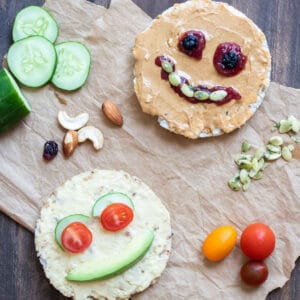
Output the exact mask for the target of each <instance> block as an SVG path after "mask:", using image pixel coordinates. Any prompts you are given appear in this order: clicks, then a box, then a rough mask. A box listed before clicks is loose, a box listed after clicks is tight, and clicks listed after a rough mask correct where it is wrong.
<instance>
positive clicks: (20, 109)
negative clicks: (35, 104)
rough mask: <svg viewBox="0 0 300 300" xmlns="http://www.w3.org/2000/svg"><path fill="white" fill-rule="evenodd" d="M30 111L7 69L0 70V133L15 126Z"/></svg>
mask: <svg viewBox="0 0 300 300" xmlns="http://www.w3.org/2000/svg"><path fill="white" fill-rule="evenodd" d="M30 111H31V109H30V106H29V104H28V102H27V100H26V99H25V97H24V96H23V95H22V92H21V91H20V89H19V87H18V85H17V83H16V81H15V80H14V78H13V77H12V76H11V75H10V74H9V72H8V71H7V70H6V69H3V68H0V132H2V131H4V130H6V129H8V128H10V127H12V126H14V125H15V124H16V123H17V122H19V121H20V120H21V119H22V118H24V117H25V116H27V115H28V114H29V113H30Z"/></svg>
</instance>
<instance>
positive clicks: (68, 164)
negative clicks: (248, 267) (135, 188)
mask: <svg viewBox="0 0 300 300" xmlns="http://www.w3.org/2000/svg"><path fill="white" fill-rule="evenodd" d="M45 6H46V7H47V8H48V9H49V10H50V11H51V12H52V13H53V15H54V16H55V18H56V20H57V21H58V24H59V27H60V36H59V41H64V40H78V41H82V42H84V43H86V44H87V45H88V47H89V48H90V50H91V53H92V59H93V64H92V69H91V74H90V77H89V80H88V84H87V85H86V86H85V87H84V88H82V89H81V90H80V91H77V92H74V93H71V94H67V93H66V94H64V93H62V92H60V91H57V93H58V94H59V95H60V96H61V97H63V98H64V99H66V101H67V105H64V104H62V103H60V102H59V101H58V99H57V97H56V96H55V89H54V87H52V86H51V85H48V86H46V87H44V88H42V89H37V90H28V89H23V90H24V93H25V95H26V96H27V98H28V99H29V101H30V103H31V105H32V109H33V111H32V113H31V114H30V116H29V117H27V118H26V119H25V120H24V121H23V122H21V123H20V124H19V125H18V126H17V127H16V128H15V129H13V130H10V131H9V132H7V133H6V134H4V135H2V136H0V156H1V168H0V208H1V210H2V211H4V212H5V213H7V214H8V215H9V216H10V217H12V218H13V219H15V220H16V221H17V222H19V223H20V224H22V225H23V226H25V227H26V228H28V229H29V230H31V231H33V229H34V225H35V221H36V220H37V218H38V216H39V209H40V207H41V206H42V204H43V200H44V199H45V198H46V197H47V195H48V194H50V193H51V192H52V191H53V190H54V189H55V188H56V187H57V186H59V185H61V184H63V183H64V182H65V181H66V180H67V179H68V178H70V177H71V176H73V175H75V174H78V173H80V172H83V171H86V170H90V169H93V168H103V169H122V170H125V171H127V172H129V173H131V174H132V175H136V176H138V177H140V178H141V179H142V180H143V181H144V182H145V183H147V184H148V185H149V186H150V187H151V188H152V189H153V190H154V191H155V192H156V193H157V194H158V195H159V197H160V198H161V199H162V201H163V202H164V203H165V204H166V206H167V207H168V208H169V210H170V213H171V217H172V226H173V232H174V238H173V252H172V255H171V259H170V262H169V264H168V267H167V269H166V271H165V272H164V273H163V275H162V277H161V279H160V280H159V281H158V282H157V283H156V284H155V285H154V286H153V287H151V288H149V289H148V290H147V291H145V292H144V293H142V294H140V295H138V296H136V298H137V299H139V298H140V299H262V298H263V297H264V296H266V295H267V293H268V292H269V291H271V290H272V289H274V288H276V287H280V286H282V285H283V284H284V283H285V282H286V281H287V279H288V278H289V277H290V273H291V270H292V268H293V266H294V262H295V260H296V258H297V256H298V255H299V254H300V250H299V243H300V226H299V221H300V203H299V195H300V183H299V175H300V163H299V146H297V147H298V148H297V149H296V152H297V151H298V153H296V157H297V158H296V159H294V160H293V161H292V162H290V163H287V162H285V161H283V160H279V161H277V162H275V163H273V164H272V165H271V166H270V167H268V168H267V169H266V170H265V172H264V177H263V179H262V180H260V181H257V182H254V183H253V185H252V186H251V187H250V189H249V191H247V192H246V193H243V192H233V191H231V190H230V189H229V188H228V187H227V181H228V179H229V178H231V176H232V175H233V174H234V173H235V172H236V167H235V165H234V162H233V159H234V157H235V155H236V154H237V153H239V152H240V145H241V142H242V140H244V139H247V140H248V141H249V142H250V143H252V144H254V145H256V146H260V145H263V144H264V143H266V142H267V140H268V138H269V137H270V136H271V135H272V133H271V132H270V128H271V125H272V121H279V120H280V119H281V118H284V117H286V116H287V115H288V114H289V113H292V114H294V115H296V116H298V117H300V106H299V99H300V90H295V89H292V88H287V87H283V86H280V85H278V84H276V83H272V84H271V87H270V89H269V92H268V95H267V97H266V99H265V101H264V104H263V105H262V107H261V108H260V109H259V110H258V112H257V113H256V115H255V116H254V117H253V118H252V119H251V121H250V122H248V123H247V124H246V125H245V126H244V127H243V128H242V129H240V130H238V131H235V132H234V133H232V134H229V135H226V136H223V137H218V138H210V139H204V140H199V141H192V140H188V139H185V138H183V137H181V136H177V135H174V134H171V133H169V132H167V131H166V130H164V129H162V128H160V127H159V126H158V124H157V123H156V120H155V119H154V118H152V117H150V116H147V115H145V114H143V113H142V112H141V109H140V107H139V104H138V102H137V100H136V97H135V95H134V92H133V84H132V79H133V73H132V69H133V64H134V61H133V56H132V47H133V44H134V38H135V36H136V35H137V34H138V33H139V32H140V31H142V30H143V29H145V28H146V27H147V26H148V25H149V23H150V22H151V19H150V17H148V16H147V15H145V13H144V12H142V11H141V10H140V9H139V8H138V7H137V6H135V5H134V4H133V3H132V2H130V1H129V0H113V1H112V5H111V8H110V9H109V10H106V9H105V8H103V7H99V6H96V5H94V4H91V3H88V2H84V1H82V0H64V1H55V0H48V1H47V2H46V4H45ZM107 98H109V99H113V100H114V101H115V102H116V103H118V104H119V106H120V108H121V110H122V113H123V116H124V120H125V124H124V126H123V128H122V129H120V128H117V127H115V126H113V125H111V124H110V123H109V122H108V121H107V120H106V119H105V117H104V116H103V115H102V112H101V110H100V107H101V103H102V101H104V100H105V99H107ZM59 110H66V111H67V112H68V113H69V114H71V115H72V114H74V115H75V114H78V113H81V112H88V113H89V114H90V122H89V124H91V125H95V126H97V127H99V128H100V129H101V130H102V131H103V133H104V136H105V145H104V148H103V149H102V150H101V151H100V152H95V151H94V150H93V148H92V145H90V144H88V143H86V144H83V145H81V146H79V147H78V148H77V149H76V151H75V153H74V155H73V156H72V157H71V158H69V159H67V160H66V159H65V158H64V157H63V155H62V152H61V149H60V152H59V155H58V156H57V157H56V158H55V159H54V160H53V161H51V162H49V163H47V162H45V161H44V160H43V159H42V149H43V145H44V142H45V141H46V140H50V139H54V140H56V141H58V142H60V141H62V139H63V136H64V130H63V129H61V128H60V127H59V125H58V123H57V120H56V118H57V112H58V111H59ZM256 221H258V222H265V223H267V224H269V225H270V226H271V227H272V229H273V230H274V232H275V233H276V238H277V244H276V250H275V252H274V253H273V254H272V256H271V257H270V258H268V259H267V261H266V263H267V265H268V267H269V272H270V275H269V279H268V280H267V282H265V284H264V285H262V286H261V287H260V288H257V289H252V288H248V287H245V286H244V285H243V284H241V282H240V279H239V270H240V267H241V265H242V263H243V262H244V261H246V258H245V257H243V255H242V252H241V250H240V249H239V247H236V248H235V249H234V251H233V253H231V254H230V256H229V257H227V258H226V259H225V260H223V261H222V262H220V263H209V262H207V261H206V260H205V259H204V258H203V256H202V254H201V252H200V248H201V245H202V241H203V240H204V238H205V236H206V235H207V233H208V232H210V231H211V230H213V229H214V228H215V227H216V226H220V225H225V224H232V225H234V226H235V227H236V228H237V229H238V231H239V234H240V233H241V230H242V229H243V228H245V227H246V226H247V225H248V224H250V223H252V222H256Z"/></svg>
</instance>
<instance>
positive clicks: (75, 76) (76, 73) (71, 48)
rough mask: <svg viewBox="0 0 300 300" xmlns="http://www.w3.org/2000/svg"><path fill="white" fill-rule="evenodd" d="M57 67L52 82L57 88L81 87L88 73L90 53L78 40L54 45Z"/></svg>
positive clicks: (69, 89)
mask: <svg viewBox="0 0 300 300" xmlns="http://www.w3.org/2000/svg"><path fill="white" fill-rule="evenodd" d="M55 49H56V54H57V67H56V70H55V73H54V76H53V78H52V80H51V81H52V83H53V84H54V85H55V86H56V87H58V88H59V89H62V90H66V91H74V90H77V89H79V88H80V87H82V86H83V85H84V84H85V82H86V80H87V77H88V75H89V72H90V66H91V55H90V52H89V50H88V49H87V48H86V47H85V46H84V45H83V44H81V43H79V42H64V43H61V44H58V45H56V46H55Z"/></svg>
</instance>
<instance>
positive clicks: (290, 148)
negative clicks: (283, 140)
mask: <svg viewBox="0 0 300 300" xmlns="http://www.w3.org/2000/svg"><path fill="white" fill-rule="evenodd" d="M287 147H288V148H289V150H290V151H291V152H293V151H294V150H295V147H294V145H292V144H290V145H287Z"/></svg>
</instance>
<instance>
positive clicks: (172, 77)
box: [169, 72, 181, 86]
mask: <svg viewBox="0 0 300 300" xmlns="http://www.w3.org/2000/svg"><path fill="white" fill-rule="evenodd" d="M169 82H170V84H171V85H173V86H179V85H180V83H181V78H180V76H179V75H178V74H177V73H175V72H172V73H170V74H169Z"/></svg>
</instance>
